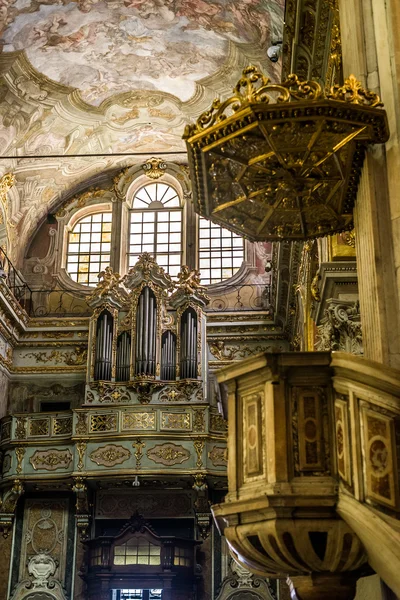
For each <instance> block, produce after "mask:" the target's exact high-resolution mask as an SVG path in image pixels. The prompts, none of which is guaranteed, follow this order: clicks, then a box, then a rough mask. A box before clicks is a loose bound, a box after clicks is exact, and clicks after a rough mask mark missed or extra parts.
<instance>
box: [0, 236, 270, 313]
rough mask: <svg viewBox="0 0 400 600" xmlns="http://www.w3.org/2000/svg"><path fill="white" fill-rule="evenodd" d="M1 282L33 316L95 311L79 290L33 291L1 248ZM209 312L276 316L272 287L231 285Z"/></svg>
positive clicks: (215, 299) (213, 301)
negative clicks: (237, 312) (266, 313)
mask: <svg viewBox="0 0 400 600" xmlns="http://www.w3.org/2000/svg"><path fill="white" fill-rule="evenodd" d="M0 279H3V281H4V282H5V284H6V285H7V287H8V288H9V290H10V291H11V293H12V294H13V296H14V298H15V299H16V300H17V302H18V303H19V304H20V306H21V307H22V308H23V309H24V310H25V311H26V312H27V313H28V315H29V316H30V317H54V316H63V317H70V316H75V317H76V316H81V317H85V316H89V315H90V314H91V313H92V311H91V309H90V308H89V306H88V305H87V304H86V302H85V299H84V297H79V296H77V294H76V291H75V290H72V289H64V288H56V287H54V288H48V289H39V290H37V289H36V290H33V289H31V288H30V287H29V285H28V284H27V283H26V282H25V281H24V279H23V277H22V275H21V274H20V273H19V272H18V271H17V269H16V268H15V267H14V265H13V264H12V262H11V260H10V259H9V257H8V256H7V254H6V252H5V251H4V250H3V248H1V247H0ZM210 296H211V300H210V304H209V306H208V307H207V312H228V311H264V312H265V311H267V312H270V313H271V314H272V307H271V285H270V284H269V283H268V284H265V283H259V284H257V283H245V284H240V285H229V284H228V285H227V286H226V287H225V288H224V290H223V291H222V292H218V294H215V292H212V291H211V293H210Z"/></svg>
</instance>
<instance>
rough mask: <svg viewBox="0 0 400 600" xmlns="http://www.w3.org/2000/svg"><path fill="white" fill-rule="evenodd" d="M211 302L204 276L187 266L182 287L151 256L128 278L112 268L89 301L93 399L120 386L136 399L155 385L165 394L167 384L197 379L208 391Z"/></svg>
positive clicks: (89, 385)
mask: <svg viewBox="0 0 400 600" xmlns="http://www.w3.org/2000/svg"><path fill="white" fill-rule="evenodd" d="M207 303H208V297H207V295H206V293H205V289H204V288H203V287H202V286H201V285H200V278H199V274H198V273H197V272H196V271H189V269H188V268H187V267H183V268H182V271H181V273H180V274H179V276H178V281H177V282H173V281H172V279H171V278H170V276H169V275H168V274H167V273H165V271H164V270H163V269H162V267H160V266H159V265H158V264H157V263H156V262H155V260H154V259H153V258H152V256H151V255H149V254H148V253H144V254H142V255H141V256H140V258H139V260H138V262H137V263H136V265H135V266H134V267H132V269H131V270H130V271H129V273H128V274H127V275H126V276H125V277H123V278H121V277H120V276H119V275H118V274H117V273H113V271H112V269H111V268H110V267H108V268H107V269H106V271H104V272H103V273H102V274H101V276H100V281H99V284H98V286H97V287H96V288H95V290H94V291H93V293H92V294H91V296H90V298H89V304H90V305H91V306H92V308H93V309H94V310H93V316H92V318H91V325H90V333H89V344H90V348H91V351H90V352H89V353H88V371H87V372H88V381H87V388H88V389H90V391H91V395H92V396H93V390H97V389H98V390H100V389H101V388H102V387H104V385H107V386H108V388H109V387H110V386H113V385H114V384H115V386H116V387H120V386H121V385H125V386H126V389H127V391H128V392H129V393H130V394H134V393H135V390H137V389H139V388H140V389H141V390H143V389H144V388H143V385H144V384H146V383H147V389H148V388H149V384H150V383H151V382H153V383H154V385H155V388H157V389H160V386H161V382H169V383H170V384H172V383H173V382H180V381H182V380H195V381H198V382H199V384H200V386H201V385H203V388H205V377H202V372H203V369H204V364H205V360H206V358H205V357H206V342H205V314H204V308H205V306H206V304H207ZM204 373H206V369H204ZM139 384H140V385H139ZM138 385H139V388H138ZM99 394H100V395H99ZM99 394H97V397H96V398H95V402H97V401H98V402H101V397H100V396H101V393H100V392H99ZM95 395H96V394H95ZM90 397H91V396H90Z"/></svg>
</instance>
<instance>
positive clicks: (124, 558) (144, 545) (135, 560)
mask: <svg viewBox="0 0 400 600" xmlns="http://www.w3.org/2000/svg"><path fill="white" fill-rule="evenodd" d="M160 562H161V549H160V546H156V545H155V544H151V543H150V542H148V541H147V540H146V539H145V538H132V539H131V540H129V541H128V542H126V543H125V544H122V545H121V546H115V547H114V565H159V564H160Z"/></svg>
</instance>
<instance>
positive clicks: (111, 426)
mask: <svg viewBox="0 0 400 600" xmlns="http://www.w3.org/2000/svg"><path fill="white" fill-rule="evenodd" d="M116 429H117V415H115V414H98V415H90V432H91V433H100V432H105V431H116Z"/></svg>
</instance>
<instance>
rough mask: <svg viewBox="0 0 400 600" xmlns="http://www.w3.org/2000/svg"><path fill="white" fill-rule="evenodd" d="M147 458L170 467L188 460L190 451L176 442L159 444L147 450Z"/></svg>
mask: <svg viewBox="0 0 400 600" xmlns="http://www.w3.org/2000/svg"><path fill="white" fill-rule="evenodd" d="M203 443H204V442H203ZM147 458H149V460H152V461H153V462H155V463H161V464H162V465H165V466H168V467H171V466H172V465H177V464H182V463H183V462H185V461H186V460H189V458H190V452H189V450H187V449H186V448H184V447H183V446H178V445H176V444H172V443H168V444H159V445H157V446H154V447H153V448H149V449H148V450H147Z"/></svg>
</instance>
